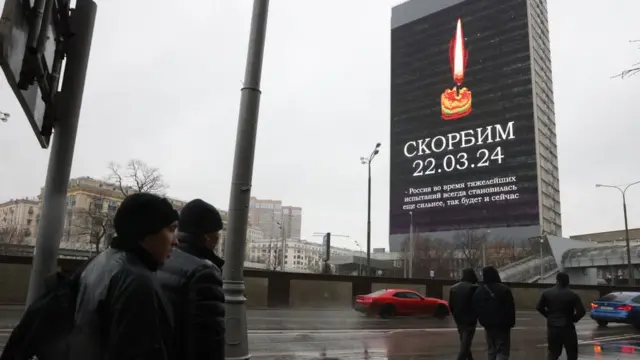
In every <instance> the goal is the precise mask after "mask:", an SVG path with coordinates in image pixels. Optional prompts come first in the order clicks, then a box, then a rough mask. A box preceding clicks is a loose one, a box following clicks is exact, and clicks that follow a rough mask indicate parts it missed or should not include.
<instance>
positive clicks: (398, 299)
mask: <svg viewBox="0 0 640 360" xmlns="http://www.w3.org/2000/svg"><path fill="white" fill-rule="evenodd" d="M354 308H355V310H356V311H359V312H361V313H364V314H367V315H379V316H380V317H382V318H390V317H393V316H396V315H401V316H403V315H404V316H407V315H432V316H435V317H437V318H445V317H447V316H449V314H450V311H449V303H447V302H446V301H444V300H441V299H436V298H430V297H425V296H422V295H420V294H418V293H417V292H415V291H413V290H405V289H384V290H378V291H375V292H372V293H371V294H369V295H358V296H356V303H355V306H354Z"/></svg>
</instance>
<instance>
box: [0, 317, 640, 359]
mask: <svg viewBox="0 0 640 360" xmlns="http://www.w3.org/2000/svg"><path fill="white" fill-rule="evenodd" d="M2 316H4V318H2ZM19 316H20V309H19V308H15V309H7V308H6V307H0V324H11V323H15V322H16V321H17V318H18V317H19ZM10 317H13V319H11V318H10ZM248 323H249V343H250V349H251V353H252V355H253V359H256V360H273V359H279V360H294V359H332V360H333V359H363V360H369V359H371V360H374V359H388V360H392V359H396V360H409V359H434V360H435V359H442V360H444V359H455V357H456V352H457V346H458V334H457V332H456V329H455V325H454V324H453V322H452V321H451V320H450V319H447V320H437V319H433V318H394V319H389V320H383V319H378V318H369V317H365V316H362V315H360V314H358V313H355V312H353V311H350V310H312V311H310V310H307V311H304V310H293V311H290V310H250V311H249V313H248ZM577 330H578V335H579V339H580V356H581V357H580V359H582V360H586V359H602V360H606V359H631V358H636V359H637V358H638V354H640V333H639V332H637V331H636V330H635V329H634V328H632V327H630V326H625V325H611V326H609V327H608V328H604V329H599V328H598V327H597V326H596V324H595V323H594V322H593V321H591V320H590V319H589V318H585V319H583V320H582V321H581V322H580V323H579V324H578V326H577ZM9 334H10V329H9V328H7V327H3V326H0V347H1V346H2V344H4V341H6V339H7V337H8V336H9ZM545 334H546V327H545V324H544V319H542V318H541V317H540V316H539V315H537V313H535V312H519V313H518V315H517V325H516V328H515V329H514V330H513V332H512V353H511V358H512V359H517V360H525V359H532V360H533V359H535V360H539V359H544V358H545V357H546V339H545ZM473 351H474V358H476V359H486V354H485V352H486V346H485V344H484V332H483V331H482V328H480V327H479V328H478V332H477V333H476V338H475V341H474V344H473Z"/></svg>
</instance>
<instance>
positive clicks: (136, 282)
mask: <svg viewBox="0 0 640 360" xmlns="http://www.w3.org/2000/svg"><path fill="white" fill-rule="evenodd" d="M177 225H178V212H177V211H176V210H174V209H173V206H172V205H171V203H170V202H169V201H168V200H167V199H164V198H161V197H159V196H156V195H152V194H148V193H136V194H133V195H130V196H127V197H126V198H125V199H124V201H122V204H121V205H120V207H119V208H118V210H117V211H116V213H115V217H114V219H113V226H114V230H115V232H116V235H117V236H116V237H115V238H114V239H113V240H112V242H111V246H110V247H109V248H108V249H107V250H105V251H104V252H102V253H101V254H100V255H98V256H97V257H96V258H95V259H93V260H92V261H91V262H90V263H89V264H88V265H87V267H86V268H85V269H84V271H82V273H81V275H80V280H79V285H78V295H77V299H76V316H75V328H74V330H73V340H74V341H73V342H71V349H70V352H71V355H70V359H73V360H85V359H104V360H168V359H170V354H171V347H172V342H173V341H172V338H173V320H172V317H171V311H170V308H169V306H168V304H167V303H166V300H165V298H164V295H163V294H162V290H161V289H160V287H159V286H158V284H157V280H156V277H155V272H156V271H157V270H158V268H159V267H160V266H161V265H162V264H163V263H164V262H165V260H166V259H167V258H168V257H169V255H170V254H171V248H172V246H173V245H176V244H177V243H176V236H175V230H176V227H177Z"/></svg>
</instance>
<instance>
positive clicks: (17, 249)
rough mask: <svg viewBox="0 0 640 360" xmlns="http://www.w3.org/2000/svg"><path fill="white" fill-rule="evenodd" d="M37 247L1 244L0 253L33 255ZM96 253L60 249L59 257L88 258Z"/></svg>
mask: <svg viewBox="0 0 640 360" xmlns="http://www.w3.org/2000/svg"><path fill="white" fill-rule="evenodd" d="M34 252H35V247H34V246H32V245H23V244H0V255H11V256H29V257H30V256H33V253H34ZM93 255H95V251H88V250H74V249H64V248H61V249H58V257H59V258H63V259H88V258H90V257H92V256H93Z"/></svg>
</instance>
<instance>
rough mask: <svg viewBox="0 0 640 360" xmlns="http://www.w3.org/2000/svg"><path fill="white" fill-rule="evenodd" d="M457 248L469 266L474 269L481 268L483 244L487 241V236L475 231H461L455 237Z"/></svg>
mask: <svg viewBox="0 0 640 360" xmlns="http://www.w3.org/2000/svg"><path fill="white" fill-rule="evenodd" d="M453 239H454V242H455V247H456V249H458V251H460V252H461V254H462V256H463V258H464V260H465V262H466V263H467V265H468V266H469V267H471V268H473V269H477V268H478V267H479V266H480V260H481V257H482V244H484V243H485V242H486V241H487V236H486V234H481V233H478V232H477V231H475V230H461V231H458V232H456V233H455V234H454V235H453Z"/></svg>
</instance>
